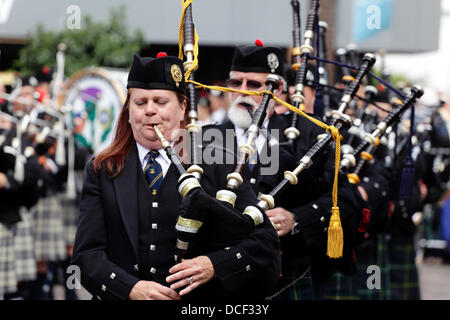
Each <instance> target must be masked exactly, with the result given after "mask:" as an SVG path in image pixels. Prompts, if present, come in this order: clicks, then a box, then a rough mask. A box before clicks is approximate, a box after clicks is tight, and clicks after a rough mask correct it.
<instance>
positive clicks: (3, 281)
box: [0, 223, 17, 299]
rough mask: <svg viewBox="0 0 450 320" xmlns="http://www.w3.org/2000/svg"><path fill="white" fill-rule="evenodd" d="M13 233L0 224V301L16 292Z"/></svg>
mask: <svg viewBox="0 0 450 320" xmlns="http://www.w3.org/2000/svg"><path fill="white" fill-rule="evenodd" d="M14 260H15V257H14V235H13V231H12V230H11V229H9V228H7V227H6V226H5V225H3V224H2V223H0V299H3V296H4V295H5V294H7V293H13V292H16V291H17V278H16V271H15V264H14Z"/></svg>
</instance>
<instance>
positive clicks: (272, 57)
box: [267, 53, 280, 73]
mask: <svg viewBox="0 0 450 320" xmlns="http://www.w3.org/2000/svg"><path fill="white" fill-rule="evenodd" d="M267 63H268V64H269V67H270V71H272V73H273V72H275V70H276V68H278V66H279V65H280V62H279V61H278V57H277V55H276V54H275V53H269V54H268V55H267Z"/></svg>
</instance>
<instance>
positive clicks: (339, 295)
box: [315, 235, 390, 300]
mask: <svg viewBox="0 0 450 320" xmlns="http://www.w3.org/2000/svg"><path fill="white" fill-rule="evenodd" d="M386 241H387V239H386V237H385V236H384V235H377V236H375V237H373V238H372V239H369V240H366V241H364V242H363V243H361V244H360V245H359V246H358V247H357V248H355V251H356V252H355V253H356V269H357V270H356V274H355V275H353V276H346V275H343V274H340V273H335V274H334V275H333V276H332V277H331V278H330V279H328V280H327V281H325V282H321V283H318V284H315V288H316V295H317V297H318V298H319V299H323V300H385V299H390V282H389V281H390V273H389V271H390V267H389V260H388V251H387V247H386ZM371 265H376V266H379V267H380V286H381V288H380V289H376V288H374V289H369V288H368V286H367V280H368V278H369V277H370V276H371V274H370V273H369V274H368V273H367V268H368V267H369V266H371Z"/></svg>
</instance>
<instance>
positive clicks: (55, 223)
mask: <svg viewBox="0 0 450 320" xmlns="http://www.w3.org/2000/svg"><path fill="white" fill-rule="evenodd" d="M60 197H61V196H60V195H58V194H55V195H51V196H48V197H45V198H41V199H39V201H38V203H37V205H36V206H35V208H34V212H35V214H34V218H33V225H34V239H35V246H34V252H35V257H36V260H46V261H50V262H58V261H62V260H65V259H66V240H65V236H64V222H63V214H62V211H63V208H62V206H61V202H60Z"/></svg>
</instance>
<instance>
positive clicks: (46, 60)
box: [14, 6, 145, 76]
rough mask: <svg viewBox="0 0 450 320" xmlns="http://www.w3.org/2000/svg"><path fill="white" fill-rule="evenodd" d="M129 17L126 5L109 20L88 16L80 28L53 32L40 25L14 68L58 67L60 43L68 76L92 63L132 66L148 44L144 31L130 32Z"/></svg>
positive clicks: (22, 50) (34, 69)
mask: <svg viewBox="0 0 450 320" xmlns="http://www.w3.org/2000/svg"><path fill="white" fill-rule="evenodd" d="M125 17H126V15H125V8H124V7H123V6H121V7H119V8H116V9H112V10H111V11H110V16H109V21H108V22H107V23H101V22H94V21H92V18H91V17H90V16H84V18H83V21H82V23H81V29H79V30H69V29H65V30H64V31H61V32H52V31H47V30H44V27H43V26H42V25H38V26H37V28H36V30H35V33H33V34H30V35H29V37H28V40H27V44H26V45H25V46H24V47H23V48H22V49H21V51H20V54H19V58H18V59H17V60H16V61H14V67H15V68H17V69H18V70H20V71H21V72H22V74H31V73H34V72H35V71H36V70H39V69H40V68H42V66H44V65H47V66H49V67H55V66H56V52H57V48H58V44H60V43H65V44H66V45H67V50H66V52H65V58H66V63H65V74H66V75H67V76H70V75H72V74H73V73H75V72H76V71H78V70H80V69H83V68H85V67H88V66H105V67H116V68H128V67H129V66H130V64H131V62H132V59H133V53H134V52H139V51H140V50H141V49H142V47H143V46H144V44H145V43H144V36H143V33H142V32H141V31H140V30H136V31H135V32H134V34H132V35H130V34H129V33H128V29H127V25H126V22H125Z"/></svg>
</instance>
